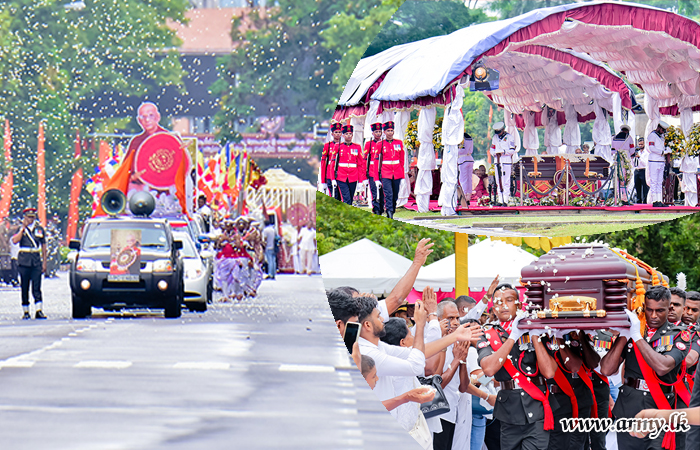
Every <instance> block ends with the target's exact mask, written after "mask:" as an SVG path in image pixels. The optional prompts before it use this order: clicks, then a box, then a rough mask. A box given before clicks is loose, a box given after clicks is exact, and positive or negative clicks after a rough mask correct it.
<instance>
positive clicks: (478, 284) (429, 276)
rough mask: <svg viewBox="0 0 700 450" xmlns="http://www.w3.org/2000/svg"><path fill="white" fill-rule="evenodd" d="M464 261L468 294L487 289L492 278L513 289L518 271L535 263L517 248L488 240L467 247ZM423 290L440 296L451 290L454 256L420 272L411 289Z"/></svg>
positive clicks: (453, 275)
mask: <svg viewBox="0 0 700 450" xmlns="http://www.w3.org/2000/svg"><path fill="white" fill-rule="evenodd" d="M468 258H469V263H468V270H469V289H470V290H472V291H481V290H482V289H486V288H488V287H489V285H490V284H491V282H492V281H493V278H494V277H495V276H496V275H500V276H501V277H503V282H504V283H510V284H512V285H513V286H517V285H518V280H519V279H520V270H521V269H522V268H523V267H525V266H526V265H528V264H530V263H531V262H532V261H534V260H536V259H537V257H536V256H535V255H533V254H532V253H528V252H526V251H525V250H523V249H522V248H520V247H516V246H514V245H510V244H508V243H506V242H503V241H492V240H491V239H486V240H483V241H481V242H478V243H476V244H474V245H472V246H470V247H469V250H468ZM426 286H430V287H432V288H433V289H435V290H438V289H439V290H441V291H443V292H444V291H452V290H453V289H454V288H455V255H454V254H452V255H450V256H448V257H446V258H443V259H441V260H439V261H435V262H434V263H432V264H430V265H429V266H425V267H422V268H421V269H420V271H419V272H418V277H417V278H416V282H415V283H414V285H413V288H414V289H416V290H418V291H422V290H423V289H425V287H426Z"/></svg>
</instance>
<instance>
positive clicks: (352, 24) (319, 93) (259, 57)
mask: <svg viewBox="0 0 700 450" xmlns="http://www.w3.org/2000/svg"><path fill="white" fill-rule="evenodd" d="M276 3H277V4H278V6H275V7H273V8H268V9H265V8H258V9H255V10H253V11H252V12H251V13H250V15H249V17H248V19H247V20H249V21H252V26H250V27H247V28H246V29H242V28H241V24H242V22H241V20H242V19H240V18H239V19H237V20H236V21H234V23H233V27H232V32H231V33H232V38H233V41H234V42H235V43H236V45H237V47H236V49H235V50H234V51H233V52H232V53H231V55H230V56H227V57H226V58H223V59H222V60H221V63H220V66H219V73H220V79H219V80H218V81H217V83H216V84H215V85H214V86H213V87H212V92H214V93H215V94H216V95H218V96H219V97H220V98H221V111H220V112H219V113H218V114H217V115H216V118H215V122H216V124H217V126H219V127H220V129H221V131H220V133H219V138H220V139H221V140H222V141H225V140H235V139H238V138H239V135H238V132H237V129H238V127H239V125H240V124H241V123H243V122H245V120H246V119H247V118H248V117H251V116H279V115H287V116H297V117H302V118H304V119H305V120H306V123H307V128H310V127H311V124H313V123H314V122H315V121H320V120H323V119H328V117H329V116H330V114H331V112H332V110H333V109H334V107H335V102H336V101H337V98H338V96H339V93H340V92H341V91H342V86H344V85H345V83H346V82H347V79H348V78H349V76H350V74H351V73H352V70H353V69H354V68H355V65H357V61H359V59H360V58H359V56H358V55H362V53H363V52H364V49H365V48H366V46H367V45H368V44H369V42H370V41H371V40H372V39H373V38H374V36H375V35H376V33H377V32H378V31H379V27H380V26H381V23H382V21H385V20H386V19H388V18H389V16H391V14H392V13H393V11H395V10H396V8H397V7H398V4H397V0H385V1H384V2H382V1H381V0H340V1H335V0H280V1H279V2H276ZM339 70H341V72H340V73H339V72H338V71H339ZM329 102H331V103H329Z"/></svg>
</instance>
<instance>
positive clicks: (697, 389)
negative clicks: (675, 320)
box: [683, 291, 700, 448]
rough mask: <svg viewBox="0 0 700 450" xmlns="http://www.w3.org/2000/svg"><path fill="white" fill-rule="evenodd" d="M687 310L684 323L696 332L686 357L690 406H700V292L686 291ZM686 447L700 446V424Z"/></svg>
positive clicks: (695, 427)
mask: <svg viewBox="0 0 700 450" xmlns="http://www.w3.org/2000/svg"><path fill="white" fill-rule="evenodd" d="M686 295H687V297H686V301H685V311H684V313H683V323H684V324H686V325H688V330H689V331H691V332H693V331H694V333H693V334H692V338H691V344H692V345H691V347H690V351H689V352H688V356H687V357H686V359H685V364H686V366H687V367H686V382H687V385H688V389H689V390H690V392H691V393H692V395H691V397H690V405H688V406H689V407H691V408H693V407H697V406H700V373H699V372H698V371H697V368H698V356H700V331H699V330H698V319H700V292H697V291H689V292H687V293H686ZM685 439H686V442H685V444H686V445H685V447H686V448H699V447H700V426H691V427H690V431H689V432H688V433H686V436H685Z"/></svg>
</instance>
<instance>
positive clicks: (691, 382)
mask: <svg viewBox="0 0 700 450" xmlns="http://www.w3.org/2000/svg"><path fill="white" fill-rule="evenodd" d="M685 379H686V381H687V382H688V387H689V388H690V392H693V386H695V377H694V375H691V374H689V373H687V372H686V374H685Z"/></svg>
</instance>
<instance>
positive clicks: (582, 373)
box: [578, 364, 598, 419]
mask: <svg viewBox="0 0 700 450" xmlns="http://www.w3.org/2000/svg"><path fill="white" fill-rule="evenodd" d="M578 376H579V378H581V381H583V384H585V385H586V387H587V388H588V389H590V390H591V396H593V408H591V417H593V418H596V419H597V418H598V402H597V401H596V399H595V392H593V382H592V381H591V375H590V374H589V372H588V369H586V366H584V365H583V364H581V368H580V369H578Z"/></svg>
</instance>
